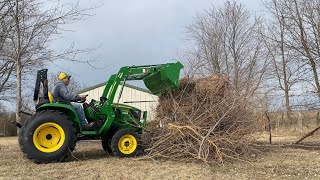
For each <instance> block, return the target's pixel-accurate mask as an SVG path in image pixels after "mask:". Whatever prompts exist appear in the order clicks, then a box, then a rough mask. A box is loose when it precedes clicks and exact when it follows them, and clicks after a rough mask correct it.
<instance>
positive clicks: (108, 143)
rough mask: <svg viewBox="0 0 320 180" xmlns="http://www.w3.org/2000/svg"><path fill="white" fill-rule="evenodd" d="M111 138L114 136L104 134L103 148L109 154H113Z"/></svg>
mask: <svg viewBox="0 0 320 180" xmlns="http://www.w3.org/2000/svg"><path fill="white" fill-rule="evenodd" d="M111 138H112V136H111V137H110V136H104V137H102V141H101V142H102V148H103V150H104V151H105V152H106V153H107V154H108V155H112V150H111V147H110V146H111Z"/></svg>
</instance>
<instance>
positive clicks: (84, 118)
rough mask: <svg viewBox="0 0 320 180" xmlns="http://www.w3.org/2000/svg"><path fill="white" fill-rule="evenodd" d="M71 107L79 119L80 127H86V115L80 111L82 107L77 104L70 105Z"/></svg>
mask: <svg viewBox="0 0 320 180" xmlns="http://www.w3.org/2000/svg"><path fill="white" fill-rule="evenodd" d="M71 105H72V106H73V107H74V109H75V110H76V112H77V114H78V116H79V119H80V122H81V125H82V126H83V125H86V124H88V121H87V119H86V115H85V114H84V111H83V109H82V105H81V104H79V103H71Z"/></svg>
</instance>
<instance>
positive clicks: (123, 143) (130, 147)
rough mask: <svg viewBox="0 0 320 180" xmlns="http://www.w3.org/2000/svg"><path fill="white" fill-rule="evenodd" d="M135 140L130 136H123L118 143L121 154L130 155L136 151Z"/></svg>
mask: <svg viewBox="0 0 320 180" xmlns="http://www.w3.org/2000/svg"><path fill="white" fill-rule="evenodd" d="M137 146H138V143H137V139H136V138H135V137H134V136H132V135H131V134H126V135H123V136H122V137H121V138H120V139H119V142H118V148H119V150H120V152H121V153H123V154H131V153H133V152H134V151H135V150H136V149H137Z"/></svg>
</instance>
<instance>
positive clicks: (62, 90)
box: [53, 72, 94, 129]
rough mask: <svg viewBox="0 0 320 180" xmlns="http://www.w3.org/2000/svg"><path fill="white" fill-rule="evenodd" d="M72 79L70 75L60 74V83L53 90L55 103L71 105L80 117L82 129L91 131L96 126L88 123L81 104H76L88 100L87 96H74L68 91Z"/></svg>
mask: <svg viewBox="0 0 320 180" xmlns="http://www.w3.org/2000/svg"><path fill="white" fill-rule="evenodd" d="M70 77H71V76H70V75H68V74H66V73H64V72H62V73H60V74H59V76H58V79H59V81H58V82H57V83H56V84H55V85H54V88H53V97H54V101H55V102H63V103H68V104H71V105H72V106H73V107H74V109H75V110H76V112H77V114H78V116H79V119H80V121H81V125H82V128H83V129H89V128H91V127H92V126H93V125H94V122H91V123H88V121H87V119H86V117H85V114H84V111H83V109H82V106H81V104H79V103H74V102H77V101H81V100H84V99H85V98H86V95H76V94H72V93H71V92H70V91H69V90H68V88H67V86H68V85H69V83H70Z"/></svg>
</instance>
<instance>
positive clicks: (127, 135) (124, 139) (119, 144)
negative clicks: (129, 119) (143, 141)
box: [111, 129, 140, 157]
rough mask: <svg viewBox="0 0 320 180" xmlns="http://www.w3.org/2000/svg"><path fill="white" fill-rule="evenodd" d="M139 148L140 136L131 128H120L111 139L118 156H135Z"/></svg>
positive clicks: (115, 153)
mask: <svg viewBox="0 0 320 180" xmlns="http://www.w3.org/2000/svg"><path fill="white" fill-rule="evenodd" d="M139 149H140V139H139V136H138V134H137V133H136V132H134V131H132V130H130V129H120V130H118V131H117V132H116V133H115V134H114V135H113V137H112V139H111V150H112V152H113V154H114V155H116V156H118V157H134V156H136V155H137V154H138V152H139Z"/></svg>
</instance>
